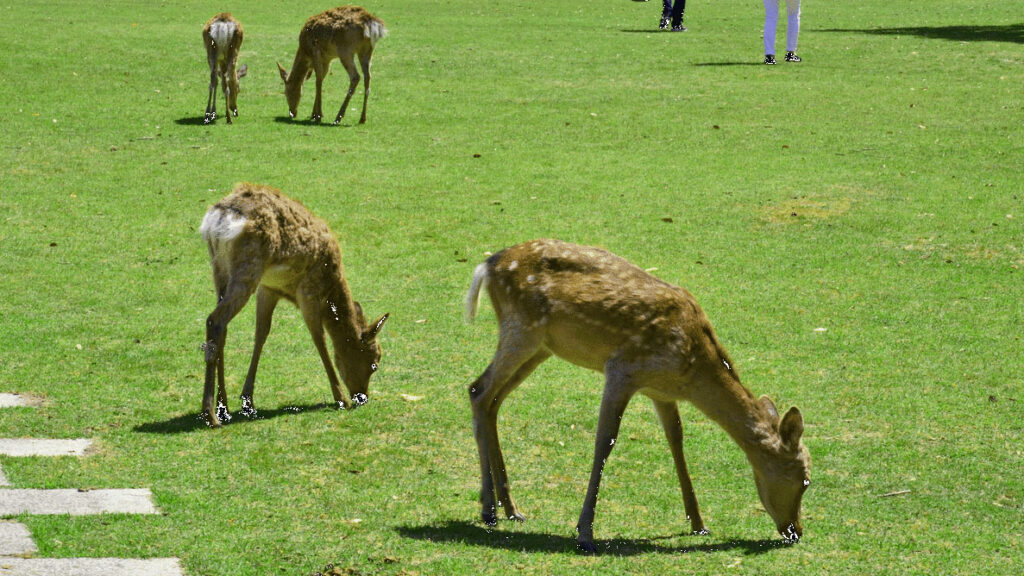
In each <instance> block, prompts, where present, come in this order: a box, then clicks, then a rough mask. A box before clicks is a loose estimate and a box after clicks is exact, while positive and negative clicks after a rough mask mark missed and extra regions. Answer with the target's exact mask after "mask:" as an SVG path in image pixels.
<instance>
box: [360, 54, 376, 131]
mask: <svg viewBox="0 0 1024 576" xmlns="http://www.w3.org/2000/svg"><path fill="white" fill-rule="evenodd" d="M371 56H373V49H372V48H371V49H370V50H367V51H366V53H365V54H364V53H360V54H359V65H360V66H362V68H363V113H362V115H360V116H359V123H360V124H365V123H366V101H367V100H368V99H369V98H370V57H371Z"/></svg>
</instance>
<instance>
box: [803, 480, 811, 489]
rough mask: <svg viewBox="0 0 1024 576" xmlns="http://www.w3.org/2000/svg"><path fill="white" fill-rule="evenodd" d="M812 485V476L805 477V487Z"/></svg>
mask: <svg viewBox="0 0 1024 576" xmlns="http://www.w3.org/2000/svg"><path fill="white" fill-rule="evenodd" d="M810 485H811V479H810V478H804V488H807V487H808V486H810Z"/></svg>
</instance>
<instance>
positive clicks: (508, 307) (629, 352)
mask: <svg viewBox="0 0 1024 576" xmlns="http://www.w3.org/2000/svg"><path fill="white" fill-rule="evenodd" d="M485 266H486V274H487V279H488V285H487V286H488V295H489V296H490V297H491V302H492V303H493V305H494V308H495V311H496V313H497V315H498V317H499V319H501V321H502V322H506V321H509V320H512V321H515V322H517V323H521V324H522V325H523V326H524V327H525V328H526V329H527V330H530V331H535V332H539V333H541V334H542V338H543V342H544V344H545V345H546V346H547V347H548V348H549V349H551V351H552V352H554V353H555V354H557V355H559V356H561V357H563V358H565V359H567V360H569V361H570V362H573V363H575V364H579V365H581V366H586V367H589V368H593V369H595V370H600V369H602V368H603V366H604V364H605V363H606V362H607V361H608V360H609V359H610V358H611V357H613V356H617V357H621V358H626V359H639V358H654V357H658V358H661V359H671V360H672V361H673V362H676V363H679V362H681V361H682V362H683V363H686V364H690V363H692V362H693V361H694V359H695V358H696V357H698V356H701V357H711V356H716V355H717V353H718V351H717V350H715V349H714V348H716V347H717V346H716V343H717V340H714V338H713V334H714V331H713V330H712V329H711V325H710V323H709V321H708V320H707V317H706V316H705V315H704V312H703V311H702V310H701V308H700V307H699V306H698V305H697V302H696V300H695V299H694V298H693V296H692V295H691V294H690V293H689V292H688V291H686V290H685V289H683V288H680V287H678V286H674V285H672V284H669V283H667V282H664V281H662V280H660V279H658V278H655V277H654V276H652V275H651V274H649V273H648V272H646V271H644V270H642V269H640V268H638V267H637V266H635V265H633V264H631V263H630V262H629V261H627V260H625V259H623V258H620V257H618V256H616V255H614V254H612V253H610V252H607V251H605V250H601V249H599V248H593V247H588V246H578V245H575V244H569V243H566V242H561V241H557V240H535V241H532V242H527V243H524V244H519V245H517V246H513V247H511V248H508V249H506V250H503V251H501V252H499V253H497V254H495V255H494V256H492V257H491V258H489V259H488V260H487V262H486V263H485ZM709 336H710V339H709ZM678 367H679V368H683V367H684V366H683V364H682V363H680V364H679V366H678Z"/></svg>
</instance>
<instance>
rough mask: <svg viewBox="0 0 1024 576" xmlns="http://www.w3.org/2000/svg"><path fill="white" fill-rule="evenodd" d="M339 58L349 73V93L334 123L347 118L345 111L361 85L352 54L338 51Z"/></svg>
mask: <svg viewBox="0 0 1024 576" xmlns="http://www.w3.org/2000/svg"><path fill="white" fill-rule="evenodd" d="M338 58H339V59H340V60H341V64H342V65H343V66H345V70H346V71H347V72H348V93H347V94H345V101H344V102H342V103H341V109H340V110H338V115H337V117H335V118H334V123H335V124H337V123H339V122H341V119H342V117H343V116H345V109H346V108H348V102H349V100H351V99H352V94H354V93H355V91H356V86H358V85H359V72H357V71H356V64H355V62H353V61H352V54H351V53H342V52H341V51H340V50H339V51H338Z"/></svg>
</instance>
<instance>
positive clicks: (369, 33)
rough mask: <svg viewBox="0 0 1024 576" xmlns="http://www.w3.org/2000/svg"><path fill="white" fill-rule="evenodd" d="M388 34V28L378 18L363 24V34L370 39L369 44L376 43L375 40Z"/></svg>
mask: <svg viewBox="0 0 1024 576" xmlns="http://www.w3.org/2000/svg"><path fill="white" fill-rule="evenodd" d="M387 35H388V29H387V28H385V27H384V23H383V22H381V21H380V20H370V21H369V22H367V23H366V24H364V25H363V36H366V37H367V38H369V39H370V44H377V40H380V39H381V38H383V37H385V36H387Z"/></svg>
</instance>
